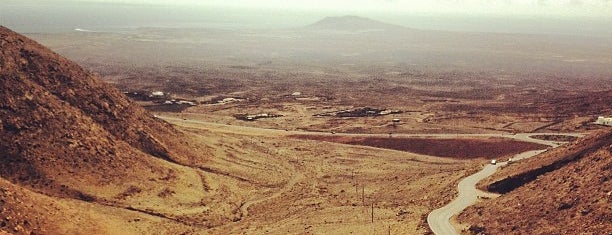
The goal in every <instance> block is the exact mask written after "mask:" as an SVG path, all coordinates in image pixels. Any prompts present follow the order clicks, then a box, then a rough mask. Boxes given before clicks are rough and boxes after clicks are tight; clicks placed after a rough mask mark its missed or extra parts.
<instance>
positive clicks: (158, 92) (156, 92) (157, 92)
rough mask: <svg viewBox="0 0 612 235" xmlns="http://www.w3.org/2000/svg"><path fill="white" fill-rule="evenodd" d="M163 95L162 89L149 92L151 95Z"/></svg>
mask: <svg viewBox="0 0 612 235" xmlns="http://www.w3.org/2000/svg"><path fill="white" fill-rule="evenodd" d="M164 95H165V94H164V92H163V91H154V92H151V97H162V96H164Z"/></svg>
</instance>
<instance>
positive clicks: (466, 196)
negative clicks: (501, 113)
mask: <svg viewBox="0 0 612 235" xmlns="http://www.w3.org/2000/svg"><path fill="white" fill-rule="evenodd" d="M537 134H540V133H537ZM531 135H535V134H529V133H521V134H516V135H514V136H513V137H512V138H514V139H517V140H522V141H529V142H534V143H539V144H545V145H549V146H551V147H553V148H555V147H558V146H559V145H560V143H557V142H553V141H545V140H538V139H532V138H530V137H529V136H531ZM563 135H571V136H576V137H580V136H583V135H582V134H575V133H570V134H563ZM545 151H546V150H534V151H527V152H523V153H520V154H517V155H515V156H513V157H512V159H513V161H518V160H521V159H525V158H529V157H533V156H535V155H538V154H540V153H542V152H545ZM506 164H507V162H499V163H497V164H496V165H491V164H487V165H486V166H485V167H484V168H483V169H482V170H481V171H479V172H477V173H475V174H473V175H470V176H468V177H466V178H464V179H463V180H461V181H460V182H459V185H458V186H457V190H458V191H459V195H458V196H457V198H455V199H454V200H453V201H451V202H450V203H449V204H447V205H446V206H444V207H441V208H438V209H436V210H433V211H432V212H431V213H429V215H428V216H427V223H428V224H429V228H431V230H432V231H433V233H434V234H437V235H454V234H459V233H458V232H457V231H456V230H455V228H454V227H453V225H452V224H451V222H450V219H451V217H453V215H456V214H459V213H461V211H463V210H465V208H467V207H468V206H470V205H472V204H474V203H476V200H477V199H478V193H479V191H480V190H478V189H477V188H476V184H477V183H478V182H479V181H480V180H482V179H484V178H487V177H489V176H490V175H492V174H493V173H495V171H496V170H497V168H498V167H500V166H504V165H506Z"/></svg>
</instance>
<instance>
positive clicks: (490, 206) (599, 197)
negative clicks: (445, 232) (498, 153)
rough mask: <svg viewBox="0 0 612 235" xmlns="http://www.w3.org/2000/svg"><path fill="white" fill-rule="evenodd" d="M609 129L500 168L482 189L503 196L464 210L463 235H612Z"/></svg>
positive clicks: (611, 131)
mask: <svg viewBox="0 0 612 235" xmlns="http://www.w3.org/2000/svg"><path fill="white" fill-rule="evenodd" d="M611 179H612V130H610V129H608V130H604V131H601V132H599V133H596V134H594V135H592V136H589V137H585V138H583V139H581V140H579V141H577V142H576V143H573V144H570V145H567V146H564V147H561V148H559V149H557V150H554V151H550V152H548V153H546V154H544V155H543V156H539V157H537V158H534V159H533V160H532V159H530V160H528V161H525V162H522V163H518V164H516V165H513V166H511V167H508V168H506V169H503V170H502V171H501V172H500V173H499V174H497V176H496V177H495V178H494V179H491V180H489V183H488V184H487V185H485V187H488V188H489V189H493V190H494V191H497V192H502V193H506V194H504V195H502V196H501V197H499V198H496V199H492V200H488V201H484V202H482V203H479V204H477V205H475V206H472V207H470V208H468V209H467V210H466V211H464V212H463V213H462V214H461V215H460V216H459V218H458V219H459V221H460V222H462V223H465V224H471V227H470V229H469V231H465V233H467V234H610V233H612V224H611V223H610V221H612V207H611V206H610V205H612V204H611V200H612V181H611Z"/></svg>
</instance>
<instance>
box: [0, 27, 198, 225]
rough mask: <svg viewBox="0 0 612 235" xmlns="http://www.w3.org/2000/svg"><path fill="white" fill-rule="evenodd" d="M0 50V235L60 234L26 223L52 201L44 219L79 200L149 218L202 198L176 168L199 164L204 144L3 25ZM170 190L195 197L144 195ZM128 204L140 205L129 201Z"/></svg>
mask: <svg viewBox="0 0 612 235" xmlns="http://www.w3.org/2000/svg"><path fill="white" fill-rule="evenodd" d="M0 53H1V54H0V100H1V101H2V102H0V177H1V179H0V208H2V210H1V211H0V229H1V230H5V231H9V232H15V233H29V232H31V231H35V232H36V231H39V230H40V231H42V230H45V229H46V230H47V231H48V232H53V231H55V232H58V231H64V232H69V231H70V230H59V229H57V228H54V226H49V224H48V222H49V221H48V220H47V219H48V218H47V219H43V218H44V217H43V216H42V215H41V216H34V215H38V214H40V213H42V212H41V211H40V210H42V209H38V210H37V208H39V207H38V206H42V205H39V204H40V203H41V202H51V204H47V203H45V205H47V206H49V205H53V204H54V203H55V204H57V206H50V207H54V208H47V209H48V212H49V213H56V212H57V213H60V214H62V212H58V211H62V210H61V209H58V208H59V207H60V205H61V206H63V207H71V206H74V205H78V204H79V203H81V202H95V205H97V206H110V207H111V209H106V210H108V211H112V210H117V209H116V208H126V209H128V210H132V211H155V210H156V209H155V207H156V206H157V207H160V206H162V205H163V206H167V207H172V206H175V204H176V205H178V204H180V203H197V202H199V200H200V199H201V198H203V197H204V194H205V193H206V192H205V190H204V189H203V188H202V187H203V185H206V182H205V180H204V178H203V177H201V175H199V174H198V173H197V172H195V171H193V169H192V168H188V167H185V166H186V165H190V164H191V165H193V164H203V163H205V162H206V160H207V159H209V155H210V153H209V152H210V151H209V149H208V147H207V146H204V145H201V144H194V143H193V142H191V141H189V138H186V136H185V135H184V134H183V133H181V132H179V131H177V130H175V129H174V128H172V126H170V125H169V124H168V123H166V122H163V121H161V120H159V119H157V118H155V117H153V116H152V115H151V114H149V113H147V112H146V111H145V110H143V109H142V108H140V107H139V106H137V105H135V104H134V103H132V102H131V101H129V100H128V98H127V97H125V96H124V95H123V94H121V93H120V92H119V91H118V90H116V89H114V88H113V87H111V86H110V85H108V84H106V83H103V82H101V81H99V80H98V79H97V78H96V77H94V76H93V75H92V74H90V73H89V72H87V71H85V70H83V69H82V68H80V67H79V66H78V65H76V64H75V63H73V62H71V61H68V60H67V59H65V58H63V57H61V56H59V55H58V54H55V53H53V52H51V51H50V50H48V49H46V48H45V47H43V46H41V45H40V44H38V43H36V42H34V41H32V40H30V39H28V38H26V37H24V36H22V35H19V34H17V33H15V32H12V31H10V30H9V29H6V28H3V27H0ZM194 182H199V183H198V184H197V185H194V184H193V183H194ZM169 185H172V186H169ZM163 192H172V193H167V194H163ZM174 193H185V194H188V195H193V196H194V197H197V196H198V195H199V196H201V197H200V198H199V199H197V201H195V202H191V201H190V200H195V199H181V200H182V201H181V200H163V198H159V197H155V196H151V195H166V197H167V195H168V194H169V195H172V194H174ZM19 195H21V196H19ZM33 198H35V199H36V198H37V199H41V200H43V199H44V200H43V201H40V202H38V203H36V202H35V201H36V200H34V199H33ZM135 199H138V201H143V202H145V203H139V204H137V205H134V204H132V203H130V202H131V200H135ZM32 200H34V202H32ZM28 201H30V202H32V203H24V202H28ZM66 203H69V204H70V205H66ZM169 204H170V205H169ZM91 206H94V205H91ZM112 208H115V209H112ZM111 213H112V212H111ZM157 213H158V214H164V213H163V212H157ZM90 214H91V213H90ZM62 215H63V216H64V217H70V216H69V215H67V214H62ZM73 215H76V216H82V214H79V213H77V212H75V213H74V214H73ZM59 217H60V218H61V216H59ZM110 217H112V216H110ZM45 221H46V222H45ZM45 223H47V224H46V225H45ZM67 224H70V223H67ZM72 226H73V229H77V228H78V226H77V225H75V224H72ZM55 227H57V226H55Z"/></svg>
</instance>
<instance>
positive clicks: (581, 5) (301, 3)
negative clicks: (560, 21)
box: [48, 0, 612, 18]
mask: <svg viewBox="0 0 612 235" xmlns="http://www.w3.org/2000/svg"><path fill="white" fill-rule="evenodd" d="M48 1H53V0H48ZM80 1H89V2H113V3H131V4H158V5H202V6H223V7H241V8H260V9H261V8H263V9H279V10H306V11H308V10H312V11H316V10H324V11H353V12H365V11H376V12H396V13H431V14H439V13H444V14H472V15H501V16H503V15H520V16H553V17H564V16H571V17H606V18H612V0H80Z"/></svg>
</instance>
